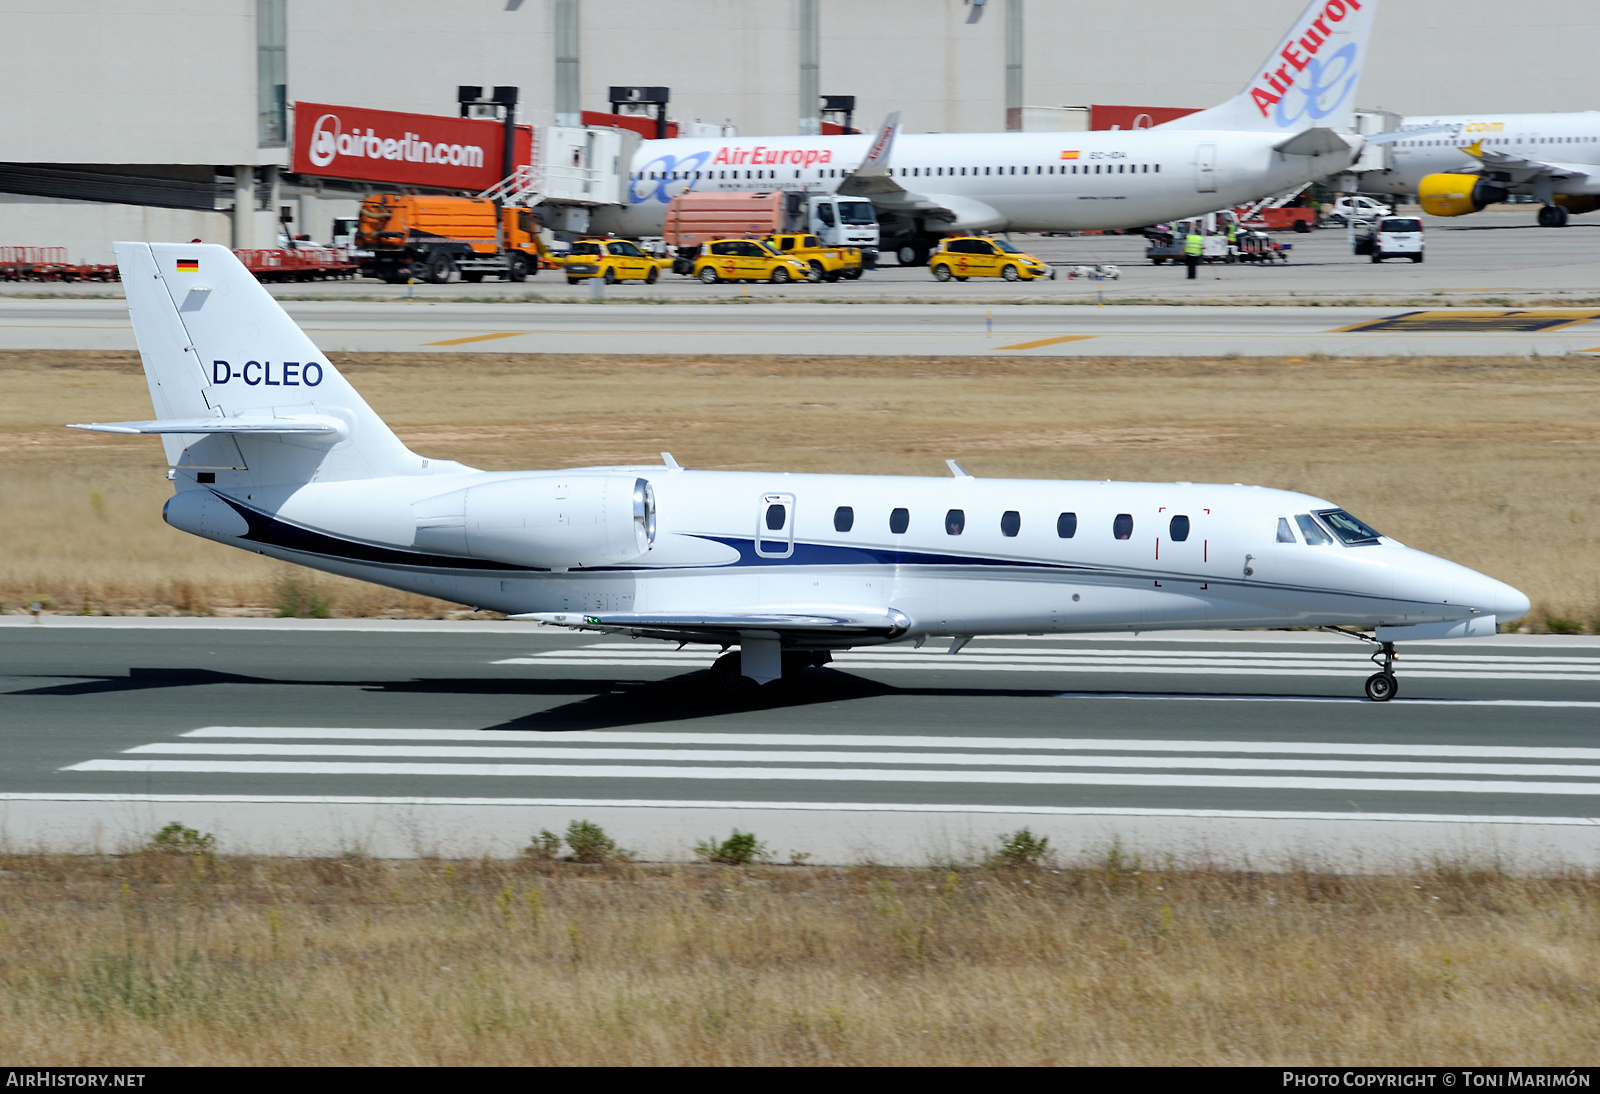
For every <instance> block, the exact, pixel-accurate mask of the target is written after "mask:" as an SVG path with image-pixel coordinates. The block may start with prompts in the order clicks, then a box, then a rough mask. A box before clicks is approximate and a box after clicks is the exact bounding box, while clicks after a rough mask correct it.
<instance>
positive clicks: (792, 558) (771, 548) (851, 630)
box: [75, 243, 1528, 701]
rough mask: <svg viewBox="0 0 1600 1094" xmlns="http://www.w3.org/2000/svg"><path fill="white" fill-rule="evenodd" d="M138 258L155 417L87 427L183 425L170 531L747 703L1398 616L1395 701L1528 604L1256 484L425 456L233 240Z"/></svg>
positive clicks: (137, 328)
mask: <svg viewBox="0 0 1600 1094" xmlns="http://www.w3.org/2000/svg"><path fill="white" fill-rule="evenodd" d="M115 248H116V254H117V262H118V265H119V267H120V268H121V271H122V281H123V286H124V289H125V292H126V295H127V300H128V311H129V313H130V315H131V316H132V319H133V328H134V334H135V336H136V337H137V339H138V343H139V354H140V356H141V358H142V359H143V361H144V368H145V376H146V379H147V380H148V381H149V387H150V399H151V402H152V403H153V404H154V406H155V417H154V418H153V419H150V420H145V421H128V422H108V423H97V424H88V425H79V426H76V427H75V428H78V429H91V430H98V431H101V432H110V433H128V434H138V433H154V434H159V435H160V436H161V440H162V443H163V444H164V445H165V447H166V455H167V462H168V464H169V465H170V466H171V471H170V473H169V477H170V478H171V480H172V482H173V485H174V488H175V492H174V494H173V496H172V497H171V498H170V499H169V500H168V501H167V503H166V508H165V510H164V516H165V518H166V521H167V523H168V524H170V525H172V526H173V527H174V528H178V529H181V530H182V531H185V532H191V533H193V534H194V535H197V536H202V537H204V538H206V539H210V540H215V541H216V542H218V543H225V544H227V545H229V546H231V547H237V548H239V549H241V550H245V551H252V552H254V553H256V554H259V555H265V556H267V557H269V558H275V559H282V560H284V561H287V562H293V563H298V564H300V565H303V566H309V567H312V568H314V569H318V570H325V571H327V572H329V573H335V574H342V575H344V576H346V577H353V578H357V579H360V580H363V581H371V582H375V583H377V584H380V585H388V586H391V587H393V588H397V589H405V590H407V591H410V592H415V593H420V594H423V595H426V596H434V597H439V598H441V599H444V600H450V601H454V602H457V603H461V604H466V605H470V606H473V607H476V608H486V609H490V610H492V611H497V612H504V613H506V614H507V615H510V616H512V617H513V618H517V619H530V620H538V621H540V622H542V623H548V624H554V625H556V626H561V627H570V628H576V629H580V630H590V631H604V632H611V633H618V634H627V635H634V636H639V637H647V638H666V639H676V640H679V641H686V642H708V643H717V644H721V645H722V646H724V647H725V648H726V649H729V650H731V649H733V647H738V650H737V652H730V653H726V654H724V656H723V657H722V658H721V659H719V660H718V661H717V662H716V665H715V667H714V669H713V670H712V673H711V680H712V681H713V683H714V684H715V686H717V687H720V688H723V689H726V690H728V691H731V692H736V691H740V690H743V689H746V688H750V687H753V686H755V684H756V683H767V682H770V681H774V680H777V679H779V678H781V677H782V676H784V675H785V673H792V672H795V671H797V670H798V669H800V668H802V667H804V666H806V665H817V664H822V663H825V662H826V661H827V660H828V659H829V654H830V651H832V650H839V649H846V648H849V647H853V646H871V645H879V644H883V643H888V642H907V641H911V642H916V643H917V644H919V645H920V644H921V643H922V641H923V640H925V639H926V638H928V637H930V636H933V635H940V636H951V637H952V639H953V641H952V644H951V647H950V650H951V652H952V653H954V652H957V651H958V650H959V649H960V648H961V647H962V646H963V645H964V644H965V643H966V641H967V640H968V639H969V638H970V637H971V636H974V635H979V634H1033V633H1040V632H1057V633H1070V632H1086V631H1135V630H1136V631H1153V630H1161V629H1170V628H1179V627H1181V628H1196V627H1198V628H1219V627H1339V628H1353V629H1359V628H1372V627H1376V636H1375V638H1373V639H1372V641H1374V642H1376V643H1379V647H1378V649H1377V651H1376V652H1375V653H1374V654H1373V656H1374V660H1375V663H1378V664H1379V665H1380V666H1381V667H1380V671H1378V672H1376V673H1374V674H1373V675H1372V676H1371V678H1370V679H1368V681H1367V688H1366V690H1367V694H1368V695H1369V696H1370V697H1371V698H1373V699H1375V700H1380V701H1381V700H1385V699H1388V698H1390V697H1391V696H1392V695H1394V694H1395V689H1396V682H1395V676H1394V672H1393V668H1394V664H1393V662H1394V658H1393V654H1394V643H1395V642H1396V641H1402V640H1404V639H1407V638H1418V639H1438V638H1450V637H1464V636H1471V635H1487V634H1493V633H1494V631H1495V621H1496V619H1497V618H1498V619H1513V618H1516V617H1518V616H1520V615H1522V614H1523V613H1524V612H1526V611H1527V610H1528V599H1527V597H1525V596H1523V595H1522V594H1521V593H1520V592H1518V591H1517V590H1516V589H1513V588H1511V587H1510V586H1509V585H1505V584H1502V583H1501V582H1499V581H1496V580H1494V579H1492V578H1489V577H1485V576H1484V575H1482V574H1478V573H1474V572H1473V571H1472V570H1469V569H1466V568H1465V567H1463V566H1458V565H1456V564H1455V563H1452V562H1447V561H1445V560H1444V559H1441V558H1435V557H1433V556H1432V555H1427V554H1424V553H1423V552H1421V551H1417V550H1413V549H1411V548H1409V547H1405V546H1403V545H1402V544H1399V543H1396V542H1395V541H1394V540H1393V539H1391V538H1389V537H1387V536H1385V535H1383V534H1382V533H1380V532H1378V531H1377V530H1375V529H1373V528H1372V527H1371V526H1369V525H1367V524H1365V523H1364V522H1362V521H1361V520H1359V519H1357V518H1356V517H1355V516H1353V515H1351V514H1350V513H1348V512H1346V511H1345V510H1344V509H1342V508H1340V507H1339V506H1338V505H1335V504H1334V503H1333V502H1331V501H1326V500H1324V499H1322V498H1315V497H1310V496H1307V495H1305V494H1297V493H1293V492H1290V491H1285V490H1271V489H1264V488H1262V487H1258V486H1241V485H1239V484H1237V483H1235V484H1234V485H1232V486H1228V485H1221V484H1215V483H1190V482H1171V483H1136V482H1110V481H1107V482H1071V481H1051V480H1026V479H981V478H976V477H974V476H972V475H969V474H967V473H966V472H965V471H963V470H962V469H961V467H960V465H959V464H957V463H955V462H953V461H952V462H951V463H950V465H949V466H950V470H951V472H952V474H951V477H949V478H916V477H905V476H887V475H807V474H785V473H779V472H728V471H695V470H690V469H689V468H685V467H682V466H679V464H678V463H677V462H676V461H674V460H673V459H672V458H671V457H670V456H668V455H666V454H663V459H664V464H660V465H657V464H652V465H638V466H636V465H626V466H618V467H579V468H566V469H562V470H554V471H479V470H476V469H474V468H471V467H465V466H463V465H461V464H459V463H456V462H455V461H453V460H438V459H432V458H429V457H425V456H420V455H418V454H416V453H414V452H412V451H410V450H409V449H408V448H407V447H406V446H405V445H404V444H402V443H401V441H400V440H399V438H397V437H396V436H395V435H394V433H393V432H391V431H390V429H389V427H388V426H387V425H385V424H384V422H383V421H382V420H381V419H380V418H379V417H378V416H377V415H376V414H375V413H373V411H372V409H371V408H370V407H369V406H368V405H367V404H366V402H365V401H364V400H363V399H362V398H361V396H360V395H359V394H357V393H356V390H355V389H354V388H353V387H351V385H350V384H349V383H348V382H347V381H346V380H345V378H344V377H343V376H342V375H340V373H339V370H338V369H336V368H335V367H334V366H333V364H332V362H330V361H329V360H328V358H327V357H326V356H325V355H324V354H322V353H321V352H320V351H319V350H318V349H317V347H316V346H314V345H312V343H311V340H310V339H309V338H307V337H306V335H305V333H304V332H302V331H301V330H300V328H299V327H298V326H296V325H295V323H294V321H293V320H292V319H290V318H289V316H288V315H287V314H286V313H285V312H284V311H283V309H282V308H281V307H279V306H278V303H277V301H275V300H273V299H272V297H271V296H270V295H268V293H267V291H266V290H265V289H264V288H262V286H261V285H260V284H259V283H258V282H257V281H256V280H255V278H254V277H252V276H251V275H250V273H249V272H248V271H247V270H246V269H245V268H244V267H243V266H242V265H240V263H239V261H238V260H237V259H236V258H234V256H233V254H232V253H231V252H229V251H228V250H227V249H226V248H224V247H219V246H204V245H200V244H166V243H118V244H116V245H115ZM752 681H753V682H754V683H752Z"/></svg>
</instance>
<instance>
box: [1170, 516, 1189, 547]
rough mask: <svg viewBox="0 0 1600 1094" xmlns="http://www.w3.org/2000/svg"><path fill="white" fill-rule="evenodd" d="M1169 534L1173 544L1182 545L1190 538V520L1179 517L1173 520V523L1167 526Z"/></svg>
mask: <svg viewBox="0 0 1600 1094" xmlns="http://www.w3.org/2000/svg"><path fill="white" fill-rule="evenodd" d="M1167 534H1168V535H1169V536H1171V537H1172V542H1174V543H1182V542H1183V541H1184V540H1186V539H1188V538H1189V518H1188V517H1185V516H1182V515H1179V516H1176V517H1173V518H1172V523H1171V524H1169V525H1167Z"/></svg>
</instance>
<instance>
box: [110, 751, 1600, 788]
mask: <svg viewBox="0 0 1600 1094" xmlns="http://www.w3.org/2000/svg"><path fill="white" fill-rule="evenodd" d="M123 754H124V755H130V754H139V755H179V756H299V757H311V756H359V757H370V758H377V759H435V760H477V759H484V760H582V761H585V762H593V761H595V760H630V761H633V762H635V763H638V762H643V761H655V762H660V763H670V764H680V763H731V764H749V763H767V764H804V763H826V764H849V763H856V764H891V765H907V764H911V765H918V766H922V765H928V766H932V765H939V764H945V765H955V766H962V767H1055V768H1066V767H1115V768H1129V767H1132V768H1165V769H1174V768H1187V769H1191V770H1193V769H1201V770H1215V771H1366V772H1371V773H1374V774H1385V775H1457V776H1462V777H1466V776H1479V775H1510V776H1514V777H1517V778H1535V777H1540V776H1543V777H1555V778H1575V779H1576V778H1583V779H1595V778H1600V766H1589V765H1581V764H1570V765H1567V764H1526V763H1523V764H1487V763H1422V762H1417V761H1395V760H1374V759H1370V758H1366V757H1362V758H1357V759H1350V760H1274V759H1264V760H1263V759H1237V758H1231V757H1228V758H1224V757H1218V756H1210V757H1195V756H1184V757H1173V756H1160V757H1154V758H1152V757H1150V756H1148V755H1138V756H1060V755H1058V756H1040V755H1037V754H1031V755H1022V754H1012V755H1004V754H995V753H959V752H827V751H823V750H821V749H817V750H810V751H803V752H779V751H771V752H757V751H751V750H743V749H741V750H735V749H700V748H683V749H672V748H527V747H518V746H515V745H496V744H487V743H486V744H482V745H477V746H459V745H359V744H338V745H322V744H294V745H281V744H211V743H206V744H199V743H191V742H177V743H167V742H162V743H158V744H148V745H140V746H139V747H137V748H129V749H124V750H123ZM666 770H667V771H668V772H669V773H670V772H671V771H672V770H675V769H674V768H667V769H666ZM1596 789H1597V790H1600V786H1597V787H1596Z"/></svg>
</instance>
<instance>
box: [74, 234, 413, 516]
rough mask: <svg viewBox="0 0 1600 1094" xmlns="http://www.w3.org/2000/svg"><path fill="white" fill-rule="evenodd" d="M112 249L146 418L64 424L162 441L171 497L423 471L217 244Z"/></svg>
mask: <svg viewBox="0 0 1600 1094" xmlns="http://www.w3.org/2000/svg"><path fill="white" fill-rule="evenodd" d="M114 248H115V250H116V255H117V265H118V266H119V267H120V269H121V271H122V284H123V287H124V291H125V293H126V295H127V299H128V312H129V314H130V316H131V317H132V319H133V333H134V337H135V338H136V339H137V340H138V343H139V356H140V358H141V359H142V360H143V362H144V372H145V379H146V380H147V381H148V382H149V385H150V401H151V403H152V404H153V405H154V408H155V416H154V417H153V418H152V419H151V420H149V421H138V422H96V423H92V424H83V425H77V426H75V427H74V428H77V429H90V430H96V431H99V432H106V433H156V434H160V435H161V440H162V443H163V444H164V445H165V446H166V453H167V462H168V463H169V464H170V465H171V466H172V467H173V476H172V477H173V479H174V482H175V485H176V486H177V488H178V490H179V491H180V492H181V491H183V490H185V489H190V488H193V487H196V486H201V485H210V484H217V485H219V486H236V487H238V486H242V487H255V488H258V489H262V490H264V491H266V492H267V493H268V494H273V493H281V492H282V491H283V490H284V489H287V490H290V491H292V490H293V489H294V488H296V487H299V486H302V485H304V484H306V483H310V482H332V481H339V480H350V479H365V478H377V477H382V476H391V475H408V474H419V473H426V472H427V471H428V470H430V469H429V467H428V461H426V460H423V459H422V458H421V457H419V456H417V455H416V454H415V453H413V452H411V451H410V450H409V449H407V448H406V446H405V445H404V444H402V443H401V442H400V439H399V438H398V437H396V436H395V435H394V433H393V432H392V431H391V430H390V429H389V427H388V426H387V425H385V424H384V422H383V420H382V419H381V418H379V417H378V415H377V414H376V413H374V412H373V410H372V408H371V407H369V406H368V405H367V403H366V401H365V400H364V399H362V398H361V396H360V395H359V394H357V393H356V390H355V388H353V387H351V386H350V384H349V382H348V381H346V380H345V378H344V377H343V376H341V375H340V374H339V370H338V369H337V368H335V367H334V366H333V363H332V362H331V361H329V360H328V358H327V356H326V355H324V354H323V353H322V351H320V350H319V349H317V347H316V346H315V345H313V344H312V342H311V339H309V338H307V337H306V335H305V333H304V332H303V331H301V329H300V328H299V326H297V325H296V324H295V322H294V320H293V319H291V318H289V315H288V314H287V313H286V312H285V311H284V310H283V308H282V307H280V306H279V304H278V302H277V301H276V300H274V299H273V298H272V296H271V295H270V294H269V293H268V292H267V290H266V289H264V288H263V287H262V286H261V284H260V282H258V281H257V280H256V279H255V277H253V276H252V275H251V274H250V272H249V271H248V270H246V269H245V268H244V266H243V265H241V264H240V262H239V260H238V259H237V258H235V257H234V256H233V254H232V252H230V251H229V250H228V249H227V248H226V247H218V246H214V245H205V244H198V243H194V244H172V243H117V244H114ZM275 488H276V489H275Z"/></svg>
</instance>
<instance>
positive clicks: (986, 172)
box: [983, 167, 989, 175]
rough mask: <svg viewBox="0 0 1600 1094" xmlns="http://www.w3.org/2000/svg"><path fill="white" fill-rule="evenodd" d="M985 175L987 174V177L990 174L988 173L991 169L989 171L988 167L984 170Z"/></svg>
mask: <svg viewBox="0 0 1600 1094" xmlns="http://www.w3.org/2000/svg"><path fill="white" fill-rule="evenodd" d="M983 173H984V174H985V175H987V174H988V173H989V169H988V168H987V167H985V168H984V169H983Z"/></svg>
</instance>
